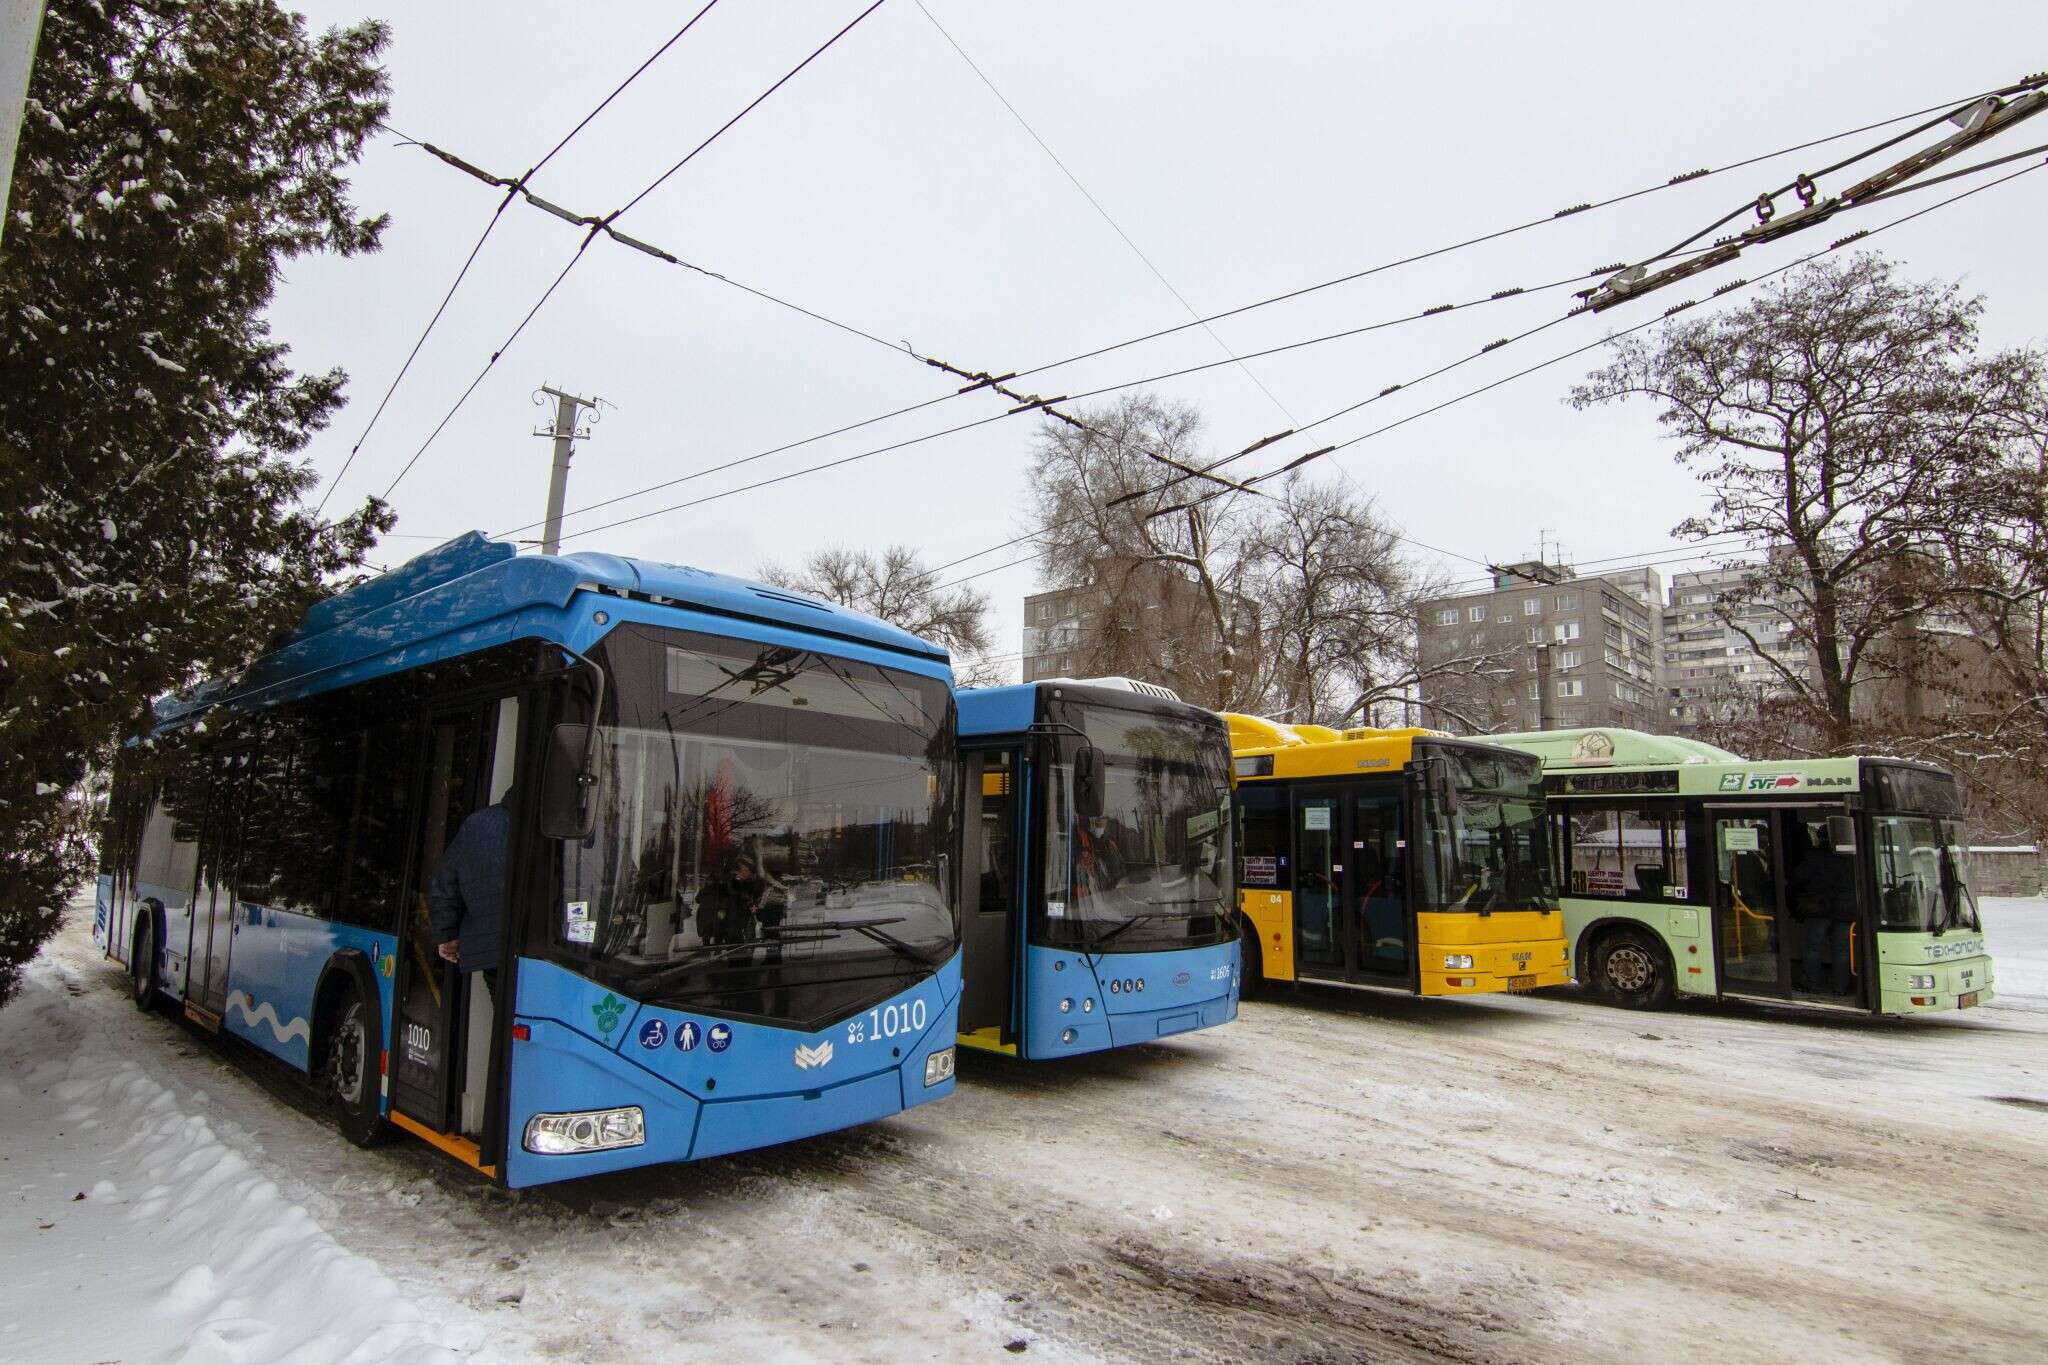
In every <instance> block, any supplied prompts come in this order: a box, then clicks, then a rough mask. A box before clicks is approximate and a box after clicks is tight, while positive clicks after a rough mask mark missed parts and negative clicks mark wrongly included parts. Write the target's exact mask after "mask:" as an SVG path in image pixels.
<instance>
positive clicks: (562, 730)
mask: <svg viewBox="0 0 2048 1365" xmlns="http://www.w3.org/2000/svg"><path fill="white" fill-rule="evenodd" d="M590 740H591V735H590V727H589V726H588V725H579V724H576V723H574V722H569V721H565V722H563V723H562V724H560V725H557V726H556V727H555V728H554V732H553V734H551V735H550V736H549V739H548V758H547V767H546V769H545V771H544V773H543V777H542V782H541V804H540V832H541V834H542V836H543V837H545V838H549V839H587V838H589V837H590V832H591V830H593V829H594V828H596V825H597V802H596V800H595V799H594V792H595V789H596V786H597V755H596V753H595V752H594V751H593V750H592V748H591V743H590Z"/></svg>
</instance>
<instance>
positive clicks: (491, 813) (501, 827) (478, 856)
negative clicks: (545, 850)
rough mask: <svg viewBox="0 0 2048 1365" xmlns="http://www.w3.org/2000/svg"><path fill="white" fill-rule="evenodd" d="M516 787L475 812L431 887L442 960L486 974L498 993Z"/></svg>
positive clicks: (452, 842) (445, 853) (452, 844)
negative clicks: (507, 866) (506, 872)
mask: <svg viewBox="0 0 2048 1365" xmlns="http://www.w3.org/2000/svg"><path fill="white" fill-rule="evenodd" d="M515 790H516V789H515V788H507V789H506V791H505V794H504V795H503V796H501V797H499V798H498V800H497V801H496V802H495V803H494V804H492V805H488V806H485V807H484V808H483V809H482V810H476V811H471V812H470V813H469V814H468V815H467V816H465V817H464V818H463V821H462V827H461V828H460V829H458V830H456V831H455V837H454V839H452V840H450V841H449V844H448V847H447V849H446V850H445V851H443V853H442V854H441V864H440V866H439V867H437V868H436V869H435V870H434V877H433V880H432V881H431V882H429V883H428V885H427V904H428V907H429V910H430V912H431V915H432V920H433V925H434V938H435V941H436V943H437V945H438V948H439V952H440V954H441V957H442V958H443V959H444V960H446V961H448V962H453V963H455V964H456V966H457V968H458V969H459V970H461V971H462V972H463V973H464V974H465V975H467V974H469V973H471V972H479V971H480V972H482V973H483V974H484V985H485V986H486V987H487V988H488V989H489V990H490V992H491V994H492V995H493V996H495V995H496V994H497V992H498V956H499V950H500V948H501V947H502V946H503V944H504V941H505V864H506V859H507V855H508V853H509V851H510V848H511V844H512V814H511V809H510V808H511V805H512V801H513V799H514V792H515Z"/></svg>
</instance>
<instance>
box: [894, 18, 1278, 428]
mask: <svg viewBox="0 0 2048 1365" xmlns="http://www.w3.org/2000/svg"><path fill="white" fill-rule="evenodd" d="M915 3H916V5H917V7H918V9H919V10H920V11H922V13H923V14H924V17H925V18H926V19H928V20H930V21H931V26H932V27H933V28H934V29H937V30H938V34H939V36H940V37H941V38H944V39H945V40H946V45H947V46H948V47H950V48H952V49H953V51H955V52H957V53H959V54H960V60H961V61H963V62H965V63H967V69H968V70H970V71H972V72H973V73H974V74H975V75H976V76H978V77H980V78H981V83H982V84H983V85H985V86H987V87H988V92H989V93H990V94H991V95H994V96H995V97H996V102H997V103H998V104H1000V105H1002V106H1003V108H1005V109H1007V110H1009V111H1010V117H1011V118H1013V119H1015V120H1016V121H1017V126H1018V127H1020V128H1022V129H1023V130H1024V131H1025V133H1026V134H1027V135H1028V136H1029V137H1030V138H1031V140H1032V141H1033V142H1035V143H1037V144H1038V149H1039V150H1040V151H1042V152H1044V153H1045V154H1046V156H1047V158H1048V159H1050V160H1051V162H1052V164H1053V165H1055V166H1057V167H1059V171H1060V174H1061V175H1064V176H1065V177H1066V178H1067V179H1068V181H1069V182H1071V183H1072V184H1073V186H1074V188H1075V189H1077V190H1079V191H1080V192H1081V197H1082V198H1083V199H1086V200H1087V201H1088V204H1089V207H1091V208H1093V209H1094V210H1095V212H1096V213H1097V214H1098V215H1100V216H1101V218H1102V221H1103V222H1105V223H1107V224H1109V230H1110V231H1111V232H1114V233H1115V234H1116V235H1117V236H1118V237H1120V238H1122V239H1123V244H1124V245H1125V246H1127V247H1129V248H1130V249H1131V254H1132V255H1134V256H1136V257H1137V258H1138V259H1139V260H1140V261H1143V262H1144V263H1145V268H1146V269H1147V270H1149V271H1151V272H1152V278H1154V279H1156V280H1158V281H1159V283H1160V284H1162V285H1164V286H1165V287H1166V292H1167V293H1169V294H1171V295H1173V297H1174V299H1175V301H1177V302H1178V303H1179V304H1180V306H1181V307H1182V308H1184V309H1186V310H1187V315H1188V317H1189V318H1191V319H1193V321H1192V322H1190V323H1189V324H1188V325H1189V326H1198V327H1200V328H1201V329H1202V330H1203V331H1205V332H1207V333H1208V334H1209V339H1210V340H1211V341H1213V342H1215V343H1216V346H1217V348H1218V349H1219V350H1221V351H1222V352H1223V354H1225V355H1227V356H1229V357H1230V359H1231V361H1232V362H1234V363H1235V364H1236V365H1237V368H1238V369H1240V370H1242V371H1243V372H1244V377H1245V378H1246V379H1249V380H1251V381H1252V383H1253V384H1255V385H1257V386H1258V390H1259V392H1260V393H1263V394H1265V395H1266V397H1267V398H1268V399H1270V400H1272V403H1273V406H1274V407H1275V408H1278V409H1279V411H1280V415H1281V416H1282V417H1285V418H1286V419H1287V420H1288V421H1290V422H1292V421H1293V420H1294V414H1293V413H1291V412H1289V411H1288V410H1287V405H1286V404H1285V403H1283V402H1281V401H1280V398H1279V396H1278V395H1277V394H1275V393H1274V392H1273V391H1272V390H1271V389H1269V388H1267V387H1266V382H1265V381H1264V380H1263V379H1260V378H1259V377H1258V376H1257V375H1256V374H1253V373H1252V370H1251V367H1250V366H1249V365H1246V364H1245V363H1244V359H1243V358H1242V357H1240V356H1239V355H1238V354H1237V353H1236V352H1235V351H1233V350H1231V349H1230V346H1229V345H1228V344H1227V343H1226V342H1225V341H1224V340H1223V338H1222V337H1221V336H1220V335H1218V333H1217V331H1216V329H1215V328H1214V327H1212V326H1210V325H1209V323H1208V321H1207V320H1205V319H1204V318H1203V317H1202V315H1201V313H1200V312H1199V311H1198V310H1197V309H1196V308H1195V306H1194V305H1193V304H1192V303H1189V302H1188V300H1187V296H1186V295H1184V294H1182V293H1181V292H1180V290H1178V289H1176V288H1175V287H1174V284H1173V281H1172V280H1169V279H1167V278H1166V272H1165V271H1163V270H1161V269H1160V268H1159V267H1158V265H1156V264H1155V263H1154V262H1153V260H1152V258H1151V257H1150V256H1148V255H1146V254H1145V250H1144V248H1143V247H1141V246H1139V245H1138V244H1137V243H1136V242H1135V241H1133V240H1132V239H1131V234H1130V233H1128V232H1125V231H1124V229H1123V224H1121V223H1119V222H1117V220H1116V219H1115V217H1113V216H1112V215H1111V214H1110V211H1109V210H1108V209H1107V208H1104V207H1103V204H1102V201H1101V200H1100V199H1097V198H1096V197H1095V195H1094V193H1093V192H1092V191H1090V190H1089V188H1088V187H1087V186H1086V185H1084V184H1082V183H1081V177H1080V176H1078V175H1075V174H1074V172H1073V170H1072V168H1071V167H1069V166H1068V165H1067V163H1066V162H1065V161H1062V160H1061V159H1060V154H1059V153H1058V152H1055V151H1054V150H1053V149H1052V146H1051V144H1049V143H1047V142H1046V140H1045V139H1044V138H1042V137H1040V136H1039V135H1038V130H1037V129H1036V128H1033V127H1032V126H1031V122H1030V120H1028V119H1026V118H1025V117H1024V115H1023V112H1022V111H1021V110H1019V109H1018V108H1017V106H1016V105H1014V104H1012V103H1010V98H1009V96H1007V95H1005V94H1004V93H1003V92H1002V91H1001V90H999V89H998V88H997V87H996V83H995V82H994V81H993V80H991V79H990V78H989V74H988V72H986V71H984V70H982V69H981V63H979V62H977V61H975V60H974V58H972V57H970V56H968V55H967V49H966V48H964V47H962V46H960V42H959V40H958V39H956V38H955V37H954V36H953V35H952V34H951V33H949V32H947V30H946V26H945V25H944V24H942V23H940V22H939V18H938V16H937V15H935V14H933V13H932V12H931V10H930V8H929V7H928V6H926V4H925V3H924V0H915Z"/></svg>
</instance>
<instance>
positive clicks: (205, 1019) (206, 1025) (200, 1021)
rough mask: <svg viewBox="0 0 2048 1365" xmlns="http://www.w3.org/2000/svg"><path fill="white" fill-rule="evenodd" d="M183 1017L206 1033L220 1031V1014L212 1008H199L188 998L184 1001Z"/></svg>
mask: <svg viewBox="0 0 2048 1365" xmlns="http://www.w3.org/2000/svg"><path fill="white" fill-rule="evenodd" d="M185 1017H186V1018H187V1019H190V1020H191V1021H192V1022H193V1023H195V1024H197V1025H199V1027H201V1028H203V1029H205V1030H206V1031H207V1032H208V1033H219V1032H220V1016H219V1015H218V1014H215V1013H214V1012H213V1011H212V1010H207V1009H201V1008H200V1007H199V1006H197V1005H195V1004H193V1003H192V1002H191V1001H190V1000H187V1001H186V1002H185Z"/></svg>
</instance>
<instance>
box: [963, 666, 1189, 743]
mask: <svg viewBox="0 0 2048 1365" xmlns="http://www.w3.org/2000/svg"><path fill="white" fill-rule="evenodd" d="M1047 687H1052V688H1057V689H1059V691H1060V692H1061V694H1062V695H1065V696H1070V697H1072V698H1073V699H1074V700H1077V701H1091V702H1095V703H1098V704H1100V705H1104V706H1115V707H1121V708H1122V709H1124V710H1126V711H1147V712H1153V713H1156V714H1159V715H1178V716H1184V717H1186V718H1188V719H1190V720H1204V719H1213V718H1214V717H1215V712H1213V711H1207V710H1204V709H1203V708H1202V707H1199V706H1195V705H1192V704H1190V703H1188V702H1184V701H1182V700H1181V699H1180V698H1179V697H1178V696H1176V695H1175V694H1174V693H1173V692H1172V691H1170V690H1169V689H1167V688H1164V687H1160V686H1158V685H1157V684H1156V683H1144V682H1138V681H1136V680H1135V679H1131V678H1040V679H1038V680H1037V681H1035V682H1028V683H1011V684H1009V685H1008V686H1004V687H966V688H962V689H961V690H960V691H959V693H958V694H957V695H956V701H957V703H958V707H959V716H960V733H961V734H962V735H1014V734H1022V733H1023V732H1024V731H1026V730H1029V729H1030V728H1031V727H1032V726H1033V725H1035V724H1037V722H1038V694H1039V691H1040V689H1042V688H1047Z"/></svg>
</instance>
